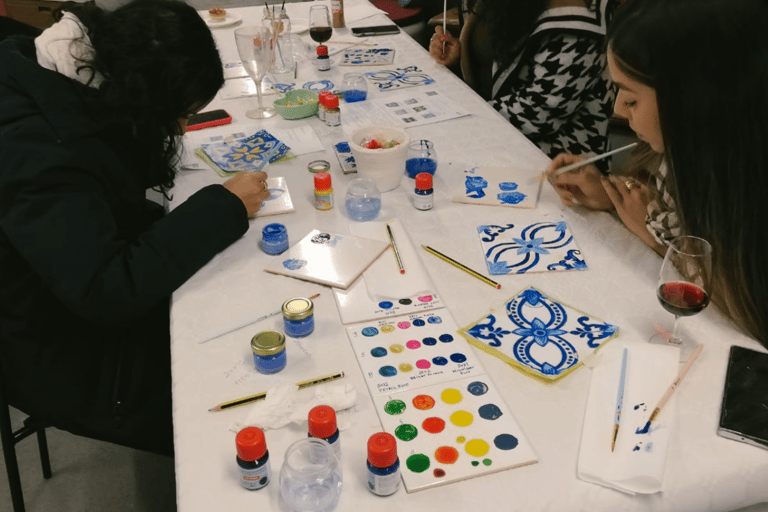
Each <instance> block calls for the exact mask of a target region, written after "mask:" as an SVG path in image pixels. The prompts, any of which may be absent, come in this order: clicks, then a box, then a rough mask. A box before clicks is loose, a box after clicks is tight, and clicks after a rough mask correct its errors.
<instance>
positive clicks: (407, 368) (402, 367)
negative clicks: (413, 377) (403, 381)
mask: <svg viewBox="0 0 768 512" xmlns="http://www.w3.org/2000/svg"><path fill="white" fill-rule="evenodd" d="M398 369H399V370H400V371H401V372H403V373H408V372H410V371H411V370H413V366H411V365H410V364H408V363H402V364H401V365H400V366H398Z"/></svg>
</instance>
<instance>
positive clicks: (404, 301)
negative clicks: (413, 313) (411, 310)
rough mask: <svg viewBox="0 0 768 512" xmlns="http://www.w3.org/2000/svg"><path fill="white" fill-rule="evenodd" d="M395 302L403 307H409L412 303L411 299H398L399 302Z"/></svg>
mask: <svg viewBox="0 0 768 512" xmlns="http://www.w3.org/2000/svg"><path fill="white" fill-rule="evenodd" d="M397 302H399V303H400V304H402V305H403V306H410V305H411V303H412V302H413V301H412V300H411V299H400V300H399V301H397ZM414 323H415V322H414Z"/></svg>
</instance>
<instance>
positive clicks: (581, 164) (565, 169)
mask: <svg viewBox="0 0 768 512" xmlns="http://www.w3.org/2000/svg"><path fill="white" fill-rule="evenodd" d="M635 146H637V142H633V143H631V144H627V145H626V146H622V147H620V148H617V149H613V150H611V151H608V152H606V153H602V154H600V155H597V156H593V157H592V158H587V159H586V160H581V161H579V162H574V163H572V164H570V165H566V166H564V167H560V168H559V169H555V171H554V172H553V173H552V174H551V176H559V175H561V174H563V173H565V172H569V171H574V170H576V169H578V168H579V167H584V166H585V165H587V164H591V163H593V162H597V161H598V160H602V159H603V158H607V157H609V156H611V155H615V154H616V153H620V152H622V151H626V150H628V149H631V148H633V147H635ZM547 178H548V175H547V173H546V172H544V173H542V175H541V177H540V178H539V181H544V180H546V179H547Z"/></svg>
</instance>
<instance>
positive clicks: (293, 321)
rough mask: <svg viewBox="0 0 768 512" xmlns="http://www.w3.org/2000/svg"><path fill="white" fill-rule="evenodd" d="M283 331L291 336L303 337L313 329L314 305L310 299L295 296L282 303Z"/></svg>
mask: <svg viewBox="0 0 768 512" xmlns="http://www.w3.org/2000/svg"><path fill="white" fill-rule="evenodd" d="M282 309H283V324H284V327H285V333H286V334H287V335H288V336H290V337H292V338H303V337H304V336H307V335H309V334H310V333H311V332H312V331H314V330H315V315H314V312H315V305H314V304H312V301H311V300H310V299H305V298H303V297H296V298H293V299H288V300H287V301H285V302H284V303H283V308H282Z"/></svg>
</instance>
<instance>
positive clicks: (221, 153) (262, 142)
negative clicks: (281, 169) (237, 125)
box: [200, 130, 291, 172]
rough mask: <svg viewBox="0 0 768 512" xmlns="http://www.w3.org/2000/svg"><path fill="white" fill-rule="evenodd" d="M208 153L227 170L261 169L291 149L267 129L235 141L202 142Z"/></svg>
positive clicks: (219, 165)
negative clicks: (267, 162)
mask: <svg viewBox="0 0 768 512" xmlns="http://www.w3.org/2000/svg"><path fill="white" fill-rule="evenodd" d="M200 147H201V148H202V150H203V151H204V152H205V154H206V155H208V157H209V158H210V159H211V160H212V161H213V163H215V164H216V165H217V166H218V167H219V168H220V169H222V170H223V171H226V172H237V171H260V170H261V169H262V168H263V167H264V164H265V163H266V161H267V160H269V162H274V161H275V160H278V159H280V158H282V157H284V156H285V155H286V154H287V153H288V151H289V150H290V149H291V148H289V147H288V146H286V145H285V144H283V143H282V142H280V141H279V140H277V139H276V138H275V137H274V136H272V135H271V134H270V133H269V132H267V131H266V130H260V131H258V132H256V133H254V134H253V135H251V136H250V137H246V138H244V139H238V140H236V141H234V142H214V143H211V144H201V145H200Z"/></svg>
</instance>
